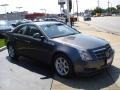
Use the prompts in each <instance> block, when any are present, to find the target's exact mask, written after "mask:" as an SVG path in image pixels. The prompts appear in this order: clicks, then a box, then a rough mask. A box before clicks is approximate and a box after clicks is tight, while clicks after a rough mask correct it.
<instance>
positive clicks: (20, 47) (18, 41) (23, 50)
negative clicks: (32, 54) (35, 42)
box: [13, 25, 30, 56]
mask: <svg viewBox="0 0 120 90" xmlns="http://www.w3.org/2000/svg"><path fill="white" fill-rule="evenodd" d="M27 28H28V27H27V25H21V26H20V27H18V28H17V29H16V30H15V32H14V33H13V36H14V43H15V48H16V49H17V51H18V53H19V54H20V55H25V56H26V55H27V54H28V53H29V52H28V49H29V48H30V42H29V40H28V37H27V36H26V35H25V32H26V31H27Z"/></svg>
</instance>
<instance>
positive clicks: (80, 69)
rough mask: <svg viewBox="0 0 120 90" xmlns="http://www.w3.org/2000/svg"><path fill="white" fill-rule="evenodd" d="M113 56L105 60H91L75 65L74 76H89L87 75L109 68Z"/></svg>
mask: <svg viewBox="0 0 120 90" xmlns="http://www.w3.org/2000/svg"><path fill="white" fill-rule="evenodd" d="M113 58H114V55H112V56H111V57H110V58H109V59H107V60H91V61H87V62H85V61H84V62H83V61H82V63H79V64H78V63H76V65H75V67H74V69H75V73H76V74H79V73H81V74H89V73H96V72H98V71H101V70H102V69H104V68H107V67H109V66H111V64H112V62H113Z"/></svg>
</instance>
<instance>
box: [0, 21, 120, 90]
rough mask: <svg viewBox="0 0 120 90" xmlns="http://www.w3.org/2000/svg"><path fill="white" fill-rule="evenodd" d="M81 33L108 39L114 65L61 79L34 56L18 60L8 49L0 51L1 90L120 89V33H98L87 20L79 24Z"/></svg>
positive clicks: (77, 24)
mask: <svg viewBox="0 0 120 90" xmlns="http://www.w3.org/2000/svg"><path fill="white" fill-rule="evenodd" d="M76 26H77V28H78V29H80V31H81V32H82V33H85V34H90V35H94V36H97V37H100V38H104V39H106V40H107V41H109V42H110V43H111V45H112V47H113V48H114V49H115V52H116V53H115V58H114V62H113V65H112V68H110V69H108V70H105V71H104V72H102V73H100V74H98V75H95V76H92V77H73V78H69V79H65V78H61V77H59V76H57V75H56V74H54V72H53V71H52V70H51V69H50V68H49V67H46V65H44V64H37V63H36V62H33V61H32V60H31V59H27V58H23V57H21V58H20V60H19V62H13V61H11V60H10V59H9V57H8V53H7V50H5V51H2V52H0V90H50V89H51V90H78V89H82V90H99V89H104V90H120V56H119V55H120V54H119V53H120V36H117V35H114V34H109V33H105V32H98V30H97V29H95V28H94V27H92V26H90V25H87V24H85V23H81V22H79V23H76Z"/></svg>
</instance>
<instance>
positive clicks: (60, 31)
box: [6, 21, 114, 77]
mask: <svg viewBox="0 0 120 90" xmlns="http://www.w3.org/2000/svg"><path fill="white" fill-rule="evenodd" d="M6 44H7V48H8V53H9V56H10V58H12V59H13V60H17V58H18V57H19V56H27V57H31V58H35V60H40V61H41V62H44V63H47V64H50V65H52V66H53V67H54V69H55V70H56V72H57V73H58V75H60V76H63V77H67V76H71V75H72V74H73V73H76V74H79V73H83V74H88V73H94V72H97V71H100V70H102V69H104V68H107V67H108V66H111V64H112V62H113V57H114V50H113V49H112V48H111V46H110V45H109V43H108V42H107V41H105V40H103V39H100V38H97V37H94V36H89V35H84V34H82V33H80V32H78V31H77V30H75V29H73V28H71V27H69V26H67V25H65V24H63V23H60V22H50V21H44V22H33V23H26V24H22V25H19V26H17V27H16V28H15V29H14V30H13V31H12V32H9V33H7V37H6Z"/></svg>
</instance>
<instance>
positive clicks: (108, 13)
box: [108, 0, 110, 15]
mask: <svg viewBox="0 0 120 90" xmlns="http://www.w3.org/2000/svg"><path fill="white" fill-rule="evenodd" d="M109 3H110V2H109V0H108V15H109Z"/></svg>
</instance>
